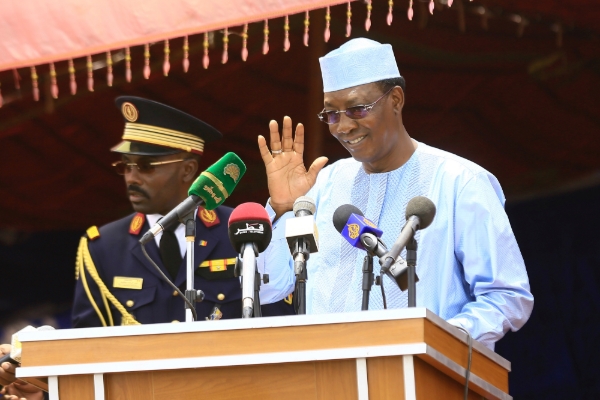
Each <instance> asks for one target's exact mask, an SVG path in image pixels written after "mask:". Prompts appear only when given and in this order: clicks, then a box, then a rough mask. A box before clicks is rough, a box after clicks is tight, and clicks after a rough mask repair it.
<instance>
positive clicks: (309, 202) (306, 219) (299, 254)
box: [285, 196, 319, 315]
mask: <svg viewBox="0 0 600 400" xmlns="http://www.w3.org/2000/svg"><path fill="white" fill-rule="evenodd" d="M293 210H294V215H295V218H290V219H288V220H287V221H285V238H286V239H287V242H288V246H289V247H290V252H291V253H292V257H293V258H294V274H295V275H296V288H295V290H294V307H295V308H296V313H298V314H300V315H304V314H306V281H307V280H308V271H307V270H306V261H307V260H308V258H309V257H310V254H311V253H316V252H318V251H319V231H318V230H317V225H316V224H315V217H314V213H315V212H316V211H317V206H316V205H315V201H314V200H313V199H312V198H310V197H308V196H301V197H298V198H297V199H296V201H295V202H294V207H293Z"/></svg>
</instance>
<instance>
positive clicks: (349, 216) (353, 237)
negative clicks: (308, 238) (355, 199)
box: [333, 204, 387, 257]
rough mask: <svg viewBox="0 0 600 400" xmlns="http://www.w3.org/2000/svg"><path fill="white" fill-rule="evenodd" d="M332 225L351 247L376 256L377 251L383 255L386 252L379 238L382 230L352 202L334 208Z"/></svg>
mask: <svg viewBox="0 0 600 400" xmlns="http://www.w3.org/2000/svg"><path fill="white" fill-rule="evenodd" d="M333 226H335V229H336V230H337V231H338V232H339V233H341V234H342V236H343V237H344V239H346V241H347V242H348V243H350V245H352V247H356V248H358V249H361V250H367V251H369V252H371V253H372V254H375V255H376V256H378V257H379V256H380V255H379V254H378V253H380V254H381V255H383V254H385V253H386V252H387V249H386V248H385V245H384V244H383V242H381V241H380V240H379V238H380V237H381V235H382V234H383V231H382V230H381V229H378V228H377V225H375V224H374V223H373V222H371V221H369V220H368V219H367V218H365V216H364V215H363V213H362V211H360V210H359V209H358V208H357V207H355V206H353V205H352V204H343V205H341V206H339V207H338V208H337V209H336V210H335V212H334V213H333ZM363 237H364V240H363ZM381 249H385V252H381Z"/></svg>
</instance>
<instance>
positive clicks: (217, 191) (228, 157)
mask: <svg viewBox="0 0 600 400" xmlns="http://www.w3.org/2000/svg"><path fill="white" fill-rule="evenodd" d="M244 173H246V165H245V164H244V162H243V161H242V160H241V159H240V158H239V157H238V156H237V155H236V154H235V153H231V152H229V153H227V154H225V155H224V156H223V157H221V159H219V160H218V161H217V162H215V163H214V164H213V165H211V166H210V167H208V168H207V169H206V171H204V172H202V173H201V174H200V176H198V178H196V180H195V181H194V183H192V186H190V189H189V190H188V195H190V196H191V195H196V196H198V197H200V198H202V200H204V208H206V209H207V210H214V209H215V208H217V207H218V206H219V205H221V204H222V203H223V202H224V201H225V199H226V198H228V197H229V196H230V195H231V193H232V192H233V190H234V189H235V187H236V186H237V184H238V182H239V181H240V179H241V178H242V176H243V175H244Z"/></svg>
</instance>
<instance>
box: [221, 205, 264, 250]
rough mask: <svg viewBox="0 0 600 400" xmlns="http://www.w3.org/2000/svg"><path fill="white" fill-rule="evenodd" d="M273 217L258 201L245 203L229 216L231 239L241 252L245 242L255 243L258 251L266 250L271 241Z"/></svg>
mask: <svg viewBox="0 0 600 400" xmlns="http://www.w3.org/2000/svg"><path fill="white" fill-rule="evenodd" d="M271 230H272V228H271V219H270V218H269V214H268V213H267V210H265V208H264V207H263V206H261V205H260V204H258V203H243V204H240V205H239V206H237V207H236V208H235V210H233V212H232V213H231V215H230V216H229V230H228V234H229V241H230V242H231V244H232V245H233V247H234V248H235V249H236V250H238V251H240V252H241V246H242V245H243V244H244V243H255V244H256V247H257V248H258V252H259V253H262V252H263V251H265V249H266V248H267V246H269V243H270V242H271Z"/></svg>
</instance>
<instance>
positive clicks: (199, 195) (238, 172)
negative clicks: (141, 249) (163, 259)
mask: <svg viewBox="0 0 600 400" xmlns="http://www.w3.org/2000/svg"><path fill="white" fill-rule="evenodd" d="M245 172H246V165H244V162H243V161H242V160H241V159H240V158H239V157H238V156H237V155H236V154H235V153H231V152H229V153H227V154H225V155H224V156H223V157H221V159H220V160H218V161H217V162H215V163H214V164H213V165H211V166H210V167H208V168H207V169H206V171H204V172H202V173H201V174H200V176H198V178H196V180H195V181H194V183H192V186H190V189H189V190H188V195H189V197H188V198H187V199H185V200H184V201H182V202H181V203H179V205H178V206H177V207H175V208H174V209H173V210H171V211H170V212H169V213H168V214H167V215H165V216H164V217H163V218H161V219H160V221H159V222H157V223H156V224H155V225H154V226H153V227H151V228H150V230H148V232H146V233H145V234H144V236H142V238H141V239H140V243H141V244H146V243H148V242H149V241H150V240H152V239H153V238H154V237H155V236H156V235H158V234H159V233H160V232H162V231H163V230H164V228H165V227H168V226H171V224H174V225H177V224H178V223H179V222H181V223H184V221H185V217H186V216H188V215H189V214H190V213H192V212H194V210H195V209H196V207H198V206H200V205H204V208H206V209H207V210H214V209H215V208H217V207H218V206H219V205H221V204H222V203H223V202H224V201H225V199H226V198H228V197H229V196H230V195H231V192H233V190H234V189H235V187H236V186H237V184H238V182H239V181H240V179H241V178H242V176H243V175H244V173H245Z"/></svg>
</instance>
